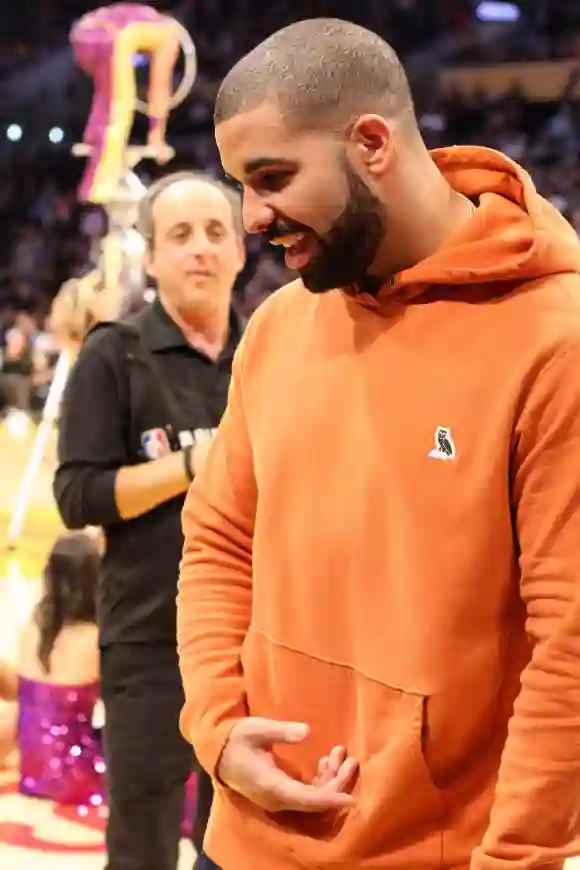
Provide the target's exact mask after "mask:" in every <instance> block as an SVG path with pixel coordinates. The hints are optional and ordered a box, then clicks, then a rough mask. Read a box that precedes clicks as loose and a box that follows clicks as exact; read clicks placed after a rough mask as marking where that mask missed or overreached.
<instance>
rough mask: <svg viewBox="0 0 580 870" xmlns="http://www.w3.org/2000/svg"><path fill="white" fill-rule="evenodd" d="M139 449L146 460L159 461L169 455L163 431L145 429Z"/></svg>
mask: <svg viewBox="0 0 580 870" xmlns="http://www.w3.org/2000/svg"><path fill="white" fill-rule="evenodd" d="M141 447H142V448H143V453H144V454H145V456H146V457H147V459H161V458H162V457H163V456H168V454H169V453H171V447H170V446H169V439H168V437H167V433H166V431H165V429H147V431H146V432H142V433H141Z"/></svg>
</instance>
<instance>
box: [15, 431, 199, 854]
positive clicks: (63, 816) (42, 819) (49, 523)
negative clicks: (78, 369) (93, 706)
mask: <svg viewBox="0 0 580 870" xmlns="http://www.w3.org/2000/svg"><path fill="white" fill-rule="evenodd" d="M33 437H34V433H33V432H32V431H31V432H30V433H29V434H28V436H26V437H17V436H13V435H10V434H9V433H8V432H7V431H6V429H5V427H3V426H1V425H0V481H1V484H0V659H3V660H13V658H14V655H15V645H16V638H17V637H18V633H19V627H20V625H21V624H22V622H23V620H24V619H26V617H27V615H28V614H29V612H30V609H31V607H32V606H33V603H34V601H35V599H36V597H37V595H38V591H39V586H40V576H41V572H42V566H43V564H44V560H45V557H46V555H47V553H48V551H49V549H50V546H51V543H52V541H53V540H54V538H55V536H56V535H57V534H58V533H59V531H61V530H62V526H61V524H60V521H59V519H58V516H57V512H56V508H55V506H54V502H53V499H52V491H51V481H52V473H53V469H54V454H55V441H54V439H53V440H52V442H51V444H50V445H49V450H48V451H47V454H48V455H47V456H46V458H45V460H44V461H43V464H42V467H41V469H40V472H39V474H38V479H37V483H36V486H35V490H34V497H33V500H32V505H31V509H30V511H29V513H28V515H27V519H26V524H25V526H24V533H23V535H22V538H21V539H20V540H19V541H17V547H16V549H15V551H13V552H8V550H7V548H6V535H7V531H8V525H9V522H10V515H11V509H12V505H13V503H14V500H15V498H16V494H17V492H18V487H19V483H20V480H21V478H22V474H23V473H24V469H25V468H26V463H27V460H28V457H29V455H30V451H31V448H32V441H33ZM0 703H1V702H0ZM16 784H17V775H16V773H8V772H0V870H103V868H104V866H105V847H104V827H105V818H104V816H103V813H102V811H101V813H100V814H99V811H96V810H95V811H92V813H93V814H92V815H90V816H89V815H82V814H80V813H79V810H78V809H77V808H72V809H71V808H59V807H58V806H57V805H55V804H52V803H51V802H50V801H39V800H33V799H31V798H25V797H22V796H21V795H20V794H19V793H18V790H17V788H16ZM193 862H194V855H193V851H192V849H191V847H190V846H189V844H187V843H184V844H183V850H182V856H181V860H180V870H191V868H192V866H193Z"/></svg>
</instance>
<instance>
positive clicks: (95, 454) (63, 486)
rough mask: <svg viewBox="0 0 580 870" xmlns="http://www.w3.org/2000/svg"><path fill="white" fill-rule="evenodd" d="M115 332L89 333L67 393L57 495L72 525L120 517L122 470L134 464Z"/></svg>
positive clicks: (102, 523)
mask: <svg viewBox="0 0 580 870" xmlns="http://www.w3.org/2000/svg"><path fill="white" fill-rule="evenodd" d="M112 345H113V342H112V335H111V333H109V334H107V333H105V332H104V331H103V332H102V333H101V332H97V333H95V334H94V335H92V336H89V338H88V340H87V342H86V343H85V345H84V346H83V347H82V349H81V351H80V353H79V356H78V358H77V361H76V363H75V365H74V366H73V368H72V370H71V373H70V376H69V380H68V383H67V386H66V390H65V393H64V396H63V401H62V407H61V415H60V424H59V437H58V467H57V470H56V474H55V478H54V486H53V489H54V496H55V499H56V503H57V505H58V508H59V511H60V514H61V516H62V519H63V522H64V524H65V525H66V526H67V528H69V529H81V528H84V527H85V526H89V525H90V526H107V525H111V524H112V523H115V522H117V521H118V520H119V519H120V516H119V512H118V510H117V505H116V503H115V480H116V477H117V471H118V470H119V468H121V467H122V466H123V465H128V464H129V456H128V446H127V437H126V433H125V428H124V427H125V421H126V420H127V416H128V409H127V408H126V407H125V405H126V402H125V401H124V399H123V396H122V391H121V389H120V383H119V372H118V371H116V370H115V354H114V352H113V346H112Z"/></svg>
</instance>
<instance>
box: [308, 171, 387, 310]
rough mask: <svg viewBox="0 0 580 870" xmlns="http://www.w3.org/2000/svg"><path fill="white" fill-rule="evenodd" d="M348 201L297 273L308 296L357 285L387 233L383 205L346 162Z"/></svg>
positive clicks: (366, 271) (374, 257)
mask: <svg viewBox="0 0 580 870" xmlns="http://www.w3.org/2000/svg"><path fill="white" fill-rule="evenodd" d="M345 175H346V179H347V183H348V192H349V195H348V200H347V204H346V206H345V208H344V211H343V212H342V214H341V215H340V217H338V218H337V220H336V221H335V222H334V224H333V225H332V227H331V228H330V230H329V231H328V232H327V233H325V234H324V236H321V237H319V239H318V244H319V245H320V251H319V253H317V254H315V255H314V256H313V257H312V259H311V260H310V261H309V262H308V263H307V264H306V266H305V267H304V268H303V269H300V271H299V274H300V277H301V279H302V282H303V284H304V286H305V287H306V288H307V289H308V290H310V292H311V293H326V292H327V291H329V290H333V289H334V288H335V287H346V286H348V285H349V284H356V283H357V282H358V281H360V280H361V279H362V278H364V277H365V276H366V274H367V273H368V270H369V269H370V267H371V265H372V263H373V262H374V260H375V259H376V256H377V253H378V250H379V247H380V245H381V244H382V242H383V239H384V238H385V235H386V232H387V226H386V219H385V216H384V212H383V206H382V204H381V202H380V201H379V200H378V199H377V197H376V196H375V195H374V194H373V193H372V191H371V190H369V188H368V187H367V186H366V184H365V183H364V181H363V180H362V178H360V176H359V175H357V173H356V172H355V171H354V170H353V169H352V168H351V166H350V165H349V164H348V163H346V161H345Z"/></svg>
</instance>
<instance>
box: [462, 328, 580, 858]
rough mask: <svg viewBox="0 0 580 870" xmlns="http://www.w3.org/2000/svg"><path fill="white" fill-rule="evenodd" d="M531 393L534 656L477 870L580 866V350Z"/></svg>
mask: <svg viewBox="0 0 580 870" xmlns="http://www.w3.org/2000/svg"><path fill="white" fill-rule="evenodd" d="M534 381H535V382H534V383H533V384H532V385H531V386H530V387H529V388H528V389H527V390H526V398H525V400H524V403H523V406H522V412H521V414H520V415H519V423H518V425H517V432H516V443H515V446H514V452H513V466H512V498H513V507H514V523H515V530H516V535H517V540H518V544H519V551H520V576H521V580H520V583H521V596H522V599H523V601H524V603H525V606H526V611H527V620H526V630H527V633H528V635H529V637H530V640H531V642H532V644H533V652H532V656H531V660H530V662H529V664H528V666H527V667H526V668H525V669H524V671H523V673H522V678H521V690H520V693H519V696H518V698H517V700H516V703H515V705H514V710H513V716H512V718H511V721H510V723H509V731H508V738H507V741H506V744H505V748H504V752H503V757H502V762H501V767H500V771H499V779H498V783H497V789H496V795H495V802H494V805H493V808H492V812H491V817H490V822H489V827H488V829H487V832H486V834H485V837H484V839H483V842H482V845H481V847H480V848H478V849H476V851H475V852H474V854H473V857H472V862H471V870H516V868H517V870H524V868H525V870H532V868H533V870H554V868H560V867H561V866H562V864H563V862H564V858H565V857H570V856H574V855H579V854H580V813H579V806H580V344H576V345H575V346H573V347H568V348H562V349H561V350H560V351H559V352H557V353H556V354H553V355H552V358H551V360H550V362H548V363H546V364H545V366H544V370H543V373H542V374H540V375H539V376H537V377H535V378H534Z"/></svg>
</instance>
